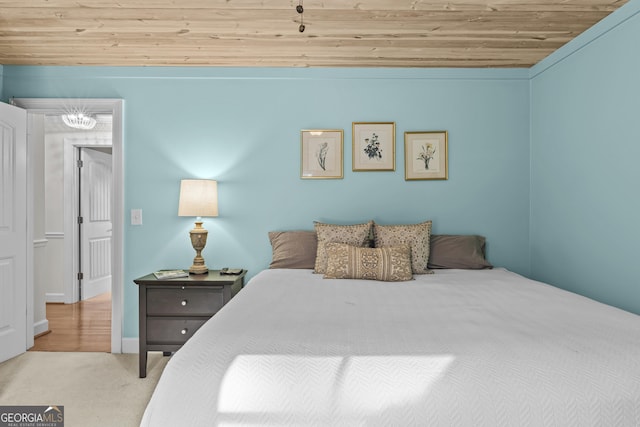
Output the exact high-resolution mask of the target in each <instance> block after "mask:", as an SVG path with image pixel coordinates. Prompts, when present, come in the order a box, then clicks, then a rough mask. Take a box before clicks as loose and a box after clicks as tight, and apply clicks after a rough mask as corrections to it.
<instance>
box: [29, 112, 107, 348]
mask: <svg viewBox="0 0 640 427" xmlns="http://www.w3.org/2000/svg"><path fill="white" fill-rule="evenodd" d="M93 117H95V119H96V122H97V123H96V124H95V125H94V126H93V127H92V128H91V129H77V128H72V127H69V126H68V125H67V124H66V123H64V121H63V120H62V117H61V116H60V115H46V116H44V118H43V119H44V120H43V124H44V126H43V128H44V133H43V135H44V162H43V163H44V167H43V169H44V173H43V179H44V182H45V191H44V193H45V194H44V203H43V204H42V205H40V209H42V210H43V211H44V212H43V214H44V224H45V242H47V243H46V245H45V249H44V257H41V258H38V257H36V259H35V262H34V270H35V274H34V276H35V277H36V278H38V277H42V275H43V274H42V270H44V271H46V272H47V276H46V277H47V279H46V280H44V281H39V280H36V281H35V283H34V287H35V290H36V292H34V306H35V307H36V310H35V314H36V319H37V318H38V317H37V316H38V313H39V310H38V308H39V307H40V306H41V304H42V301H39V299H41V298H42V296H43V295H44V300H45V301H44V302H45V303H46V304H45V313H44V315H46V323H47V325H48V330H47V331H45V332H44V333H41V334H38V335H36V338H35V341H34V347H33V348H32V350H36V351H105V352H108V351H110V350H111V337H110V335H111V334H110V331H111V287H112V280H111V279H112V277H111V253H112V251H111V240H112V239H111V233H112V223H111V219H112V218H111V216H112V203H111V199H112V187H113V185H112V180H113V179H112V145H111V140H112V129H111V124H112V117H111V115H107V114H96V115H94V116H93ZM37 167H38V165H34V168H37ZM38 206H39V204H37V203H36V204H34V208H35V209H36V212H35V213H34V217H36V218H38V217H39V216H40V215H41V213H40V212H38ZM69 249H71V250H69ZM70 271H73V274H71V275H70V274H69V272H70Z"/></svg>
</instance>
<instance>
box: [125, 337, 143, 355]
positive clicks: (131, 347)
mask: <svg viewBox="0 0 640 427" xmlns="http://www.w3.org/2000/svg"><path fill="white" fill-rule="evenodd" d="M122 352H123V353H132V354H138V353H140V340H139V339H138V338H122Z"/></svg>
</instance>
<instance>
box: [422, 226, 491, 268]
mask: <svg viewBox="0 0 640 427" xmlns="http://www.w3.org/2000/svg"><path fill="white" fill-rule="evenodd" d="M430 246H431V247H430V253H429V264H428V267H429V268H430V269H432V268H461V269H467V270H480V269H483V268H493V266H492V265H491V264H490V263H489V261H487V260H486V259H485V238H484V237H482V236H474V235H449V234H440V235H436V234H434V235H432V236H431V245H430Z"/></svg>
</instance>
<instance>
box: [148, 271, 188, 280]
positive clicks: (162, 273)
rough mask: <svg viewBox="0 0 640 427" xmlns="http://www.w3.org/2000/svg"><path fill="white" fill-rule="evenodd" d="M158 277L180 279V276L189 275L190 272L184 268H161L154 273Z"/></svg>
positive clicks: (161, 278) (160, 278)
mask: <svg viewBox="0 0 640 427" xmlns="http://www.w3.org/2000/svg"><path fill="white" fill-rule="evenodd" d="M153 275H154V276H156V279H159V280H164V279H178V278H180V277H189V273H187V272H186V271H184V270H160V271H156V272H154V273H153Z"/></svg>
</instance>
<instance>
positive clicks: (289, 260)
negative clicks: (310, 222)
mask: <svg viewBox="0 0 640 427" xmlns="http://www.w3.org/2000/svg"><path fill="white" fill-rule="evenodd" d="M269 241H270V242H271V264H270V265H269V268H309V269H312V268H314V267H315V265H316V250H317V248H318V239H317V238H316V232H315V231H304V230H303V231H271V232H269Z"/></svg>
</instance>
